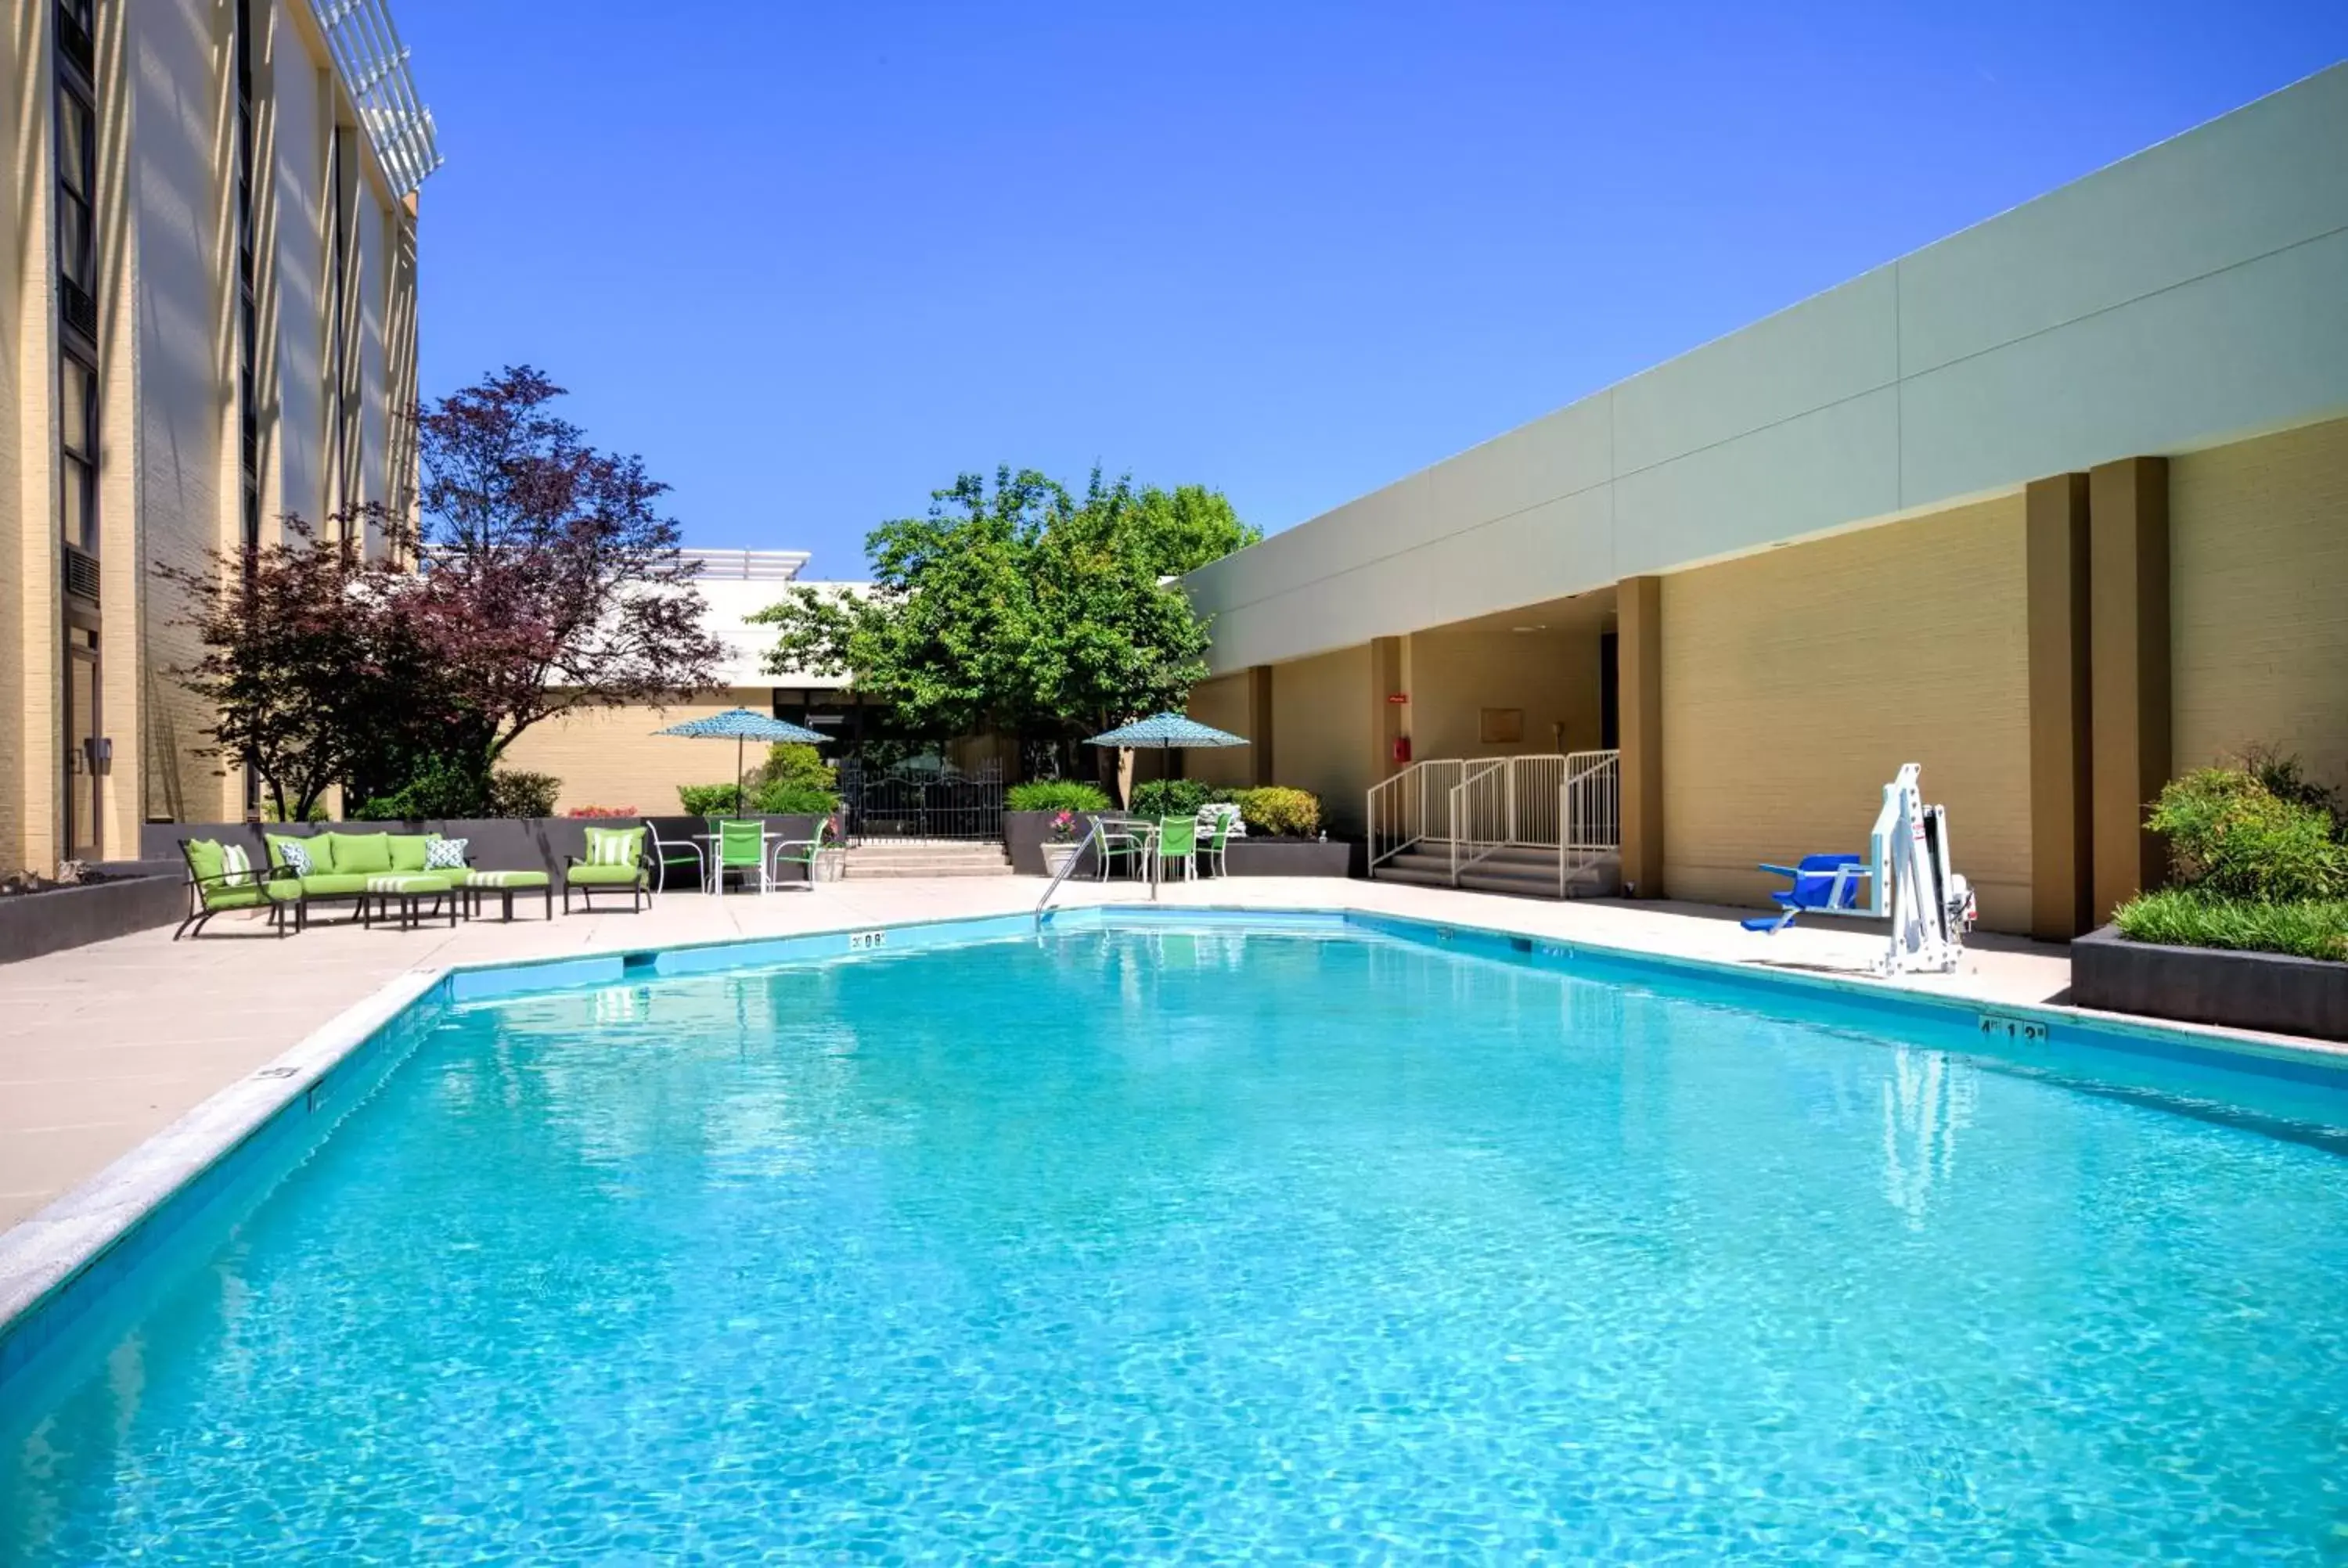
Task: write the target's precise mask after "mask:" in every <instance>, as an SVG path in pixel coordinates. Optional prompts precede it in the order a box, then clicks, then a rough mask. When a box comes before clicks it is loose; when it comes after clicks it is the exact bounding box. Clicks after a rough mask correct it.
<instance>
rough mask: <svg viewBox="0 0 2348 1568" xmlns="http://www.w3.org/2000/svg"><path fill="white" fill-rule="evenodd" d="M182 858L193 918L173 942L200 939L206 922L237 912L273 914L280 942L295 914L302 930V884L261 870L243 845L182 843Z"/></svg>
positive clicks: (285, 871) (287, 873)
mask: <svg viewBox="0 0 2348 1568" xmlns="http://www.w3.org/2000/svg"><path fill="white" fill-rule="evenodd" d="M180 856H182V857H184V858H185V859H186V861H187V863H188V914H187V918H185V919H183V920H181V921H180V926H179V929H177V930H175V931H173V932H172V933H171V940H173V941H175V942H176V941H178V940H179V939H180V938H181V937H186V936H200V935H201V934H202V932H203V928H204V922H205V921H207V920H209V919H211V917H213V916H215V915H225V914H227V913H228V912H229V911H230V910H232V909H266V910H268V911H269V923H270V925H271V926H272V927H275V929H276V932H277V934H278V935H279V936H280V937H283V936H284V935H285V933H286V923H285V917H286V912H287V911H288V910H291V911H292V912H293V929H294V930H297V931H298V930H300V929H301V928H302V879H301V878H300V877H299V876H295V875H294V874H293V870H292V869H291V868H289V867H287V866H269V865H256V864H254V862H253V859H252V851H250V850H248V849H246V848H245V847H244V845H241V844H222V843H221V842H219V841H218V840H217V839H211V838H190V839H183V840H181V841H180Z"/></svg>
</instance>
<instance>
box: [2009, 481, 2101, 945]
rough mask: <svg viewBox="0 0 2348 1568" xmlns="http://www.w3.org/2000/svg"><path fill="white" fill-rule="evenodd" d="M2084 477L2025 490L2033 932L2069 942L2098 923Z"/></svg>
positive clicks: (2039, 483)
mask: <svg viewBox="0 0 2348 1568" xmlns="http://www.w3.org/2000/svg"><path fill="white" fill-rule="evenodd" d="M2088 484H2089V482H2088V478H2087V476H2086V475H2085V474H2057V475H2055V477H2052V478H2049V479H2040V480H2036V481H2034V483H2032V484H2031V485H2030V486H2029V487H2028V488H2027V489H2026V490H2025V491H2024V511H2025V528H2026V544H2025V546H2024V555H2025V558H2026V563H2027V564H2026V568H2025V569H2026V574H2027V582H2028V588H2027V599H2028V621H2029V644H2030V649H2029V652H2030V934H2031V935H2032V936H2034V937H2036V938H2038V939H2039V940H2041V941H2045V942H2067V941H2069V940H2070V939H2071V938H2074V937H2075V936H2078V935H2079V934H2080V933H2081V932H2083V931H2086V930H2089V929H2091V928H2092V927H2094V925H2095V913H2096V896H2095V853H2094V851H2095V800H2094V796H2093V793H2092V788H2091V781H2092V780H2093V778H2094V769H2093V767H2092V766H2091V765H2090V764H2091V759H2092V754H2093V752H2092V746H2093V738H2092V735H2091V733H2090V726H2089V723H2088V718H2089V714H2090V712H2092V705H2091V693H2090V691H2089V677H2088V671H2089V668H2090V664H2089V660H2088V627H2089V619H2088V589H2089V579H2088V548H2087V546H2088V510H2087V501H2088Z"/></svg>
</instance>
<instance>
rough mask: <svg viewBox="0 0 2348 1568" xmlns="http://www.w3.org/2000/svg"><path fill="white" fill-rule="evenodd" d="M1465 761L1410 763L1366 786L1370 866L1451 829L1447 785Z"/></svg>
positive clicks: (1390, 858)
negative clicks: (1398, 771) (1387, 776)
mask: <svg viewBox="0 0 2348 1568" xmlns="http://www.w3.org/2000/svg"><path fill="white" fill-rule="evenodd" d="M1467 766H1468V764H1466V763H1464V762H1461V761H1460V760H1458V759H1457V758H1456V757H1443V758H1438V759H1436V760H1433V761H1429V762H1424V763H1413V764H1411V765H1410V766H1408V767H1406V768H1405V769H1403V771H1402V772H1400V773H1398V774H1395V776H1394V777H1392V778H1390V779H1386V780H1385V781H1383V782H1381V783H1378V784H1372V785H1371V786H1370V794H1369V801H1368V816H1369V833H1370V867H1371V869H1372V871H1373V872H1375V870H1376V868H1377V866H1379V864H1380V863H1382V862H1384V861H1388V860H1392V859H1393V858H1394V857H1395V856H1397V855H1400V854H1402V853H1403V852H1404V851H1405V850H1406V849H1410V848H1413V847H1415V846H1416V845H1419V844H1421V843H1423V842H1425V841H1426V840H1427V839H1439V838H1441V837H1442V836H1443V835H1445V834H1447V833H1448V832H1450V831H1451V788H1452V786H1453V785H1454V784H1457V783H1458V782H1459V775H1460V774H1461V773H1462V772H1463V771H1464V770H1465V769H1466V768H1467Z"/></svg>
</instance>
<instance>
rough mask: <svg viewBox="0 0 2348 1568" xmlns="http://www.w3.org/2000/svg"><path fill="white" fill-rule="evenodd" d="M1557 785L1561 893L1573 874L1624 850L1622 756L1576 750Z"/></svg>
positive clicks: (1563, 894) (1558, 861) (1558, 856)
mask: <svg viewBox="0 0 2348 1568" xmlns="http://www.w3.org/2000/svg"><path fill="white" fill-rule="evenodd" d="M1564 772H1565V778H1564V782H1563V783H1562V784H1559V786H1558V791H1557V815H1558V822H1559V825H1560V829H1561V831H1560V835H1559V838H1558V855H1557V890H1558V897H1560V898H1562V897H1565V885H1566V883H1567V882H1568V881H1569V880H1570V879H1571V877H1572V876H1573V875H1574V873H1576V872H1578V871H1581V870H1582V869H1583V868H1585V867H1587V866H1594V865H1596V864H1597V863H1598V862H1599V861H1600V860H1601V859H1603V858H1605V857H1606V856H1609V855H1619V854H1621V853H1622V753H1621V752H1619V751H1616V752H1576V753H1573V754H1572V755H1571V756H1569V757H1567V758H1566V759H1565V770H1564Z"/></svg>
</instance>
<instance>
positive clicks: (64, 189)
mask: <svg viewBox="0 0 2348 1568" xmlns="http://www.w3.org/2000/svg"><path fill="white" fill-rule="evenodd" d="M57 89H58V90H57V278H58V282H59V283H60V285H61V286H60V288H59V289H58V291H57V292H58V295H59V297H60V305H61V308H62V309H63V311H64V313H65V318H66V324H67V325H68V326H70V327H72V328H73V329H74V330H75V331H77V332H79V333H81V334H82V335H83V336H85V337H89V338H95V337H96V336H97V335H98V231H97V220H96V211H97V203H96V201H95V200H94V195H93V192H94V189H95V187H96V184H97V178H96V176H97V151H98V114H97V111H96V110H94V109H93V108H91V107H90V103H89V100H88V98H86V97H83V96H82V93H81V86H80V83H79V82H77V81H76V80H75V79H74V78H73V77H72V76H71V74H70V73H68V72H66V71H63V70H60V71H59V72H58V73H57Z"/></svg>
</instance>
